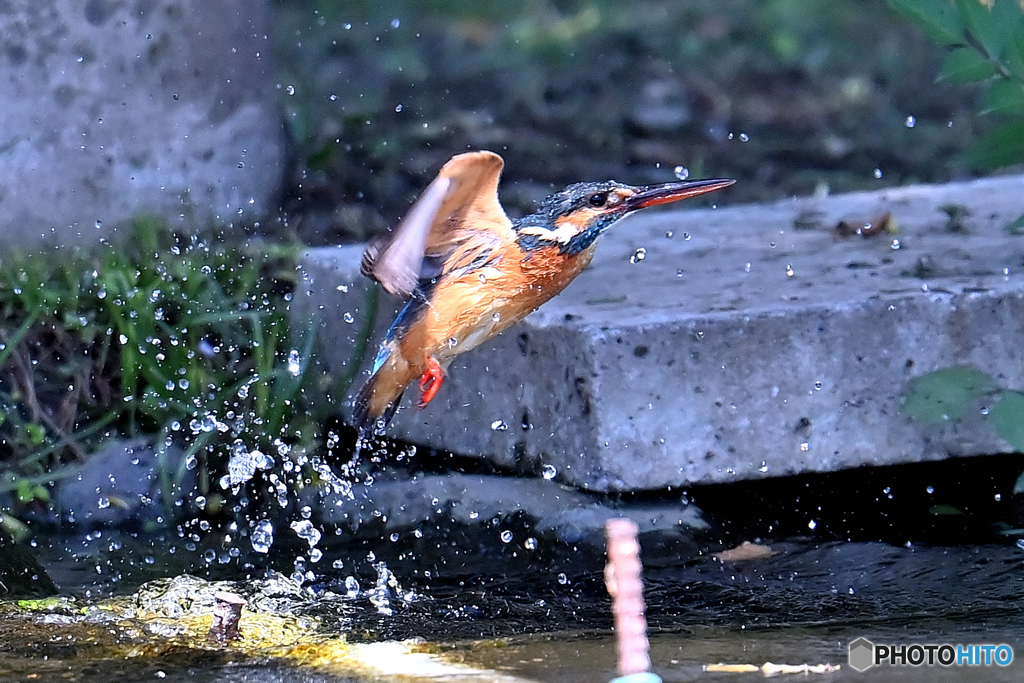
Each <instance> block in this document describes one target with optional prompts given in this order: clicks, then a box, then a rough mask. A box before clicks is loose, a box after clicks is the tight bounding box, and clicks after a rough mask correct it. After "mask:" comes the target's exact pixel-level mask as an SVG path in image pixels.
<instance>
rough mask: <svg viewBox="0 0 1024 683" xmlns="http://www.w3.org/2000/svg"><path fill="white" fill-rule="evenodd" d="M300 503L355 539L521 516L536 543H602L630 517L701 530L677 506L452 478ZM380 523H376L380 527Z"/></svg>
mask: <svg viewBox="0 0 1024 683" xmlns="http://www.w3.org/2000/svg"><path fill="white" fill-rule="evenodd" d="M305 502H306V503H307V504H308V505H310V507H311V508H312V509H314V510H316V514H317V523H318V526H319V527H334V528H339V529H342V530H344V531H346V532H348V533H356V534H357V533H359V530H360V528H361V527H363V526H364V525H371V526H373V527H374V530H376V529H377V527H378V526H379V525H381V524H384V528H385V529H386V531H388V532H406V531H409V530H414V529H420V530H422V529H424V528H428V527H429V525H430V524H431V523H436V522H438V521H439V520H440V521H443V522H444V523H452V524H456V525H461V526H478V525H480V524H486V523H488V522H489V521H490V520H491V519H494V518H498V519H504V518H506V517H508V516H510V515H513V514H516V513H524V514H526V515H528V516H529V517H530V518H531V519H532V520H533V522H534V523H533V525H532V529H533V530H534V531H535V532H536V533H537V534H538V535H540V536H543V537H546V538H548V539H551V540H557V541H559V542H562V543H569V544H574V543H580V542H584V541H586V542H590V543H593V544H600V545H602V546H603V544H604V523H605V521H607V520H608V519H610V518H612V517H629V518H630V519H633V520H634V521H635V522H636V523H637V526H638V527H639V530H640V533H651V532H665V531H677V530H685V531H687V532H690V533H694V532H699V531H704V530H706V529H708V524H707V523H706V522H705V521H704V518H703V513H702V512H701V511H700V509H699V508H697V507H696V506H694V505H689V504H684V503H681V502H671V503H660V504H656V503H636V504H632V505H619V506H616V507H614V508H612V507H610V506H609V505H607V502H606V501H604V500H602V498H601V497H600V496H597V495H595V494H589V493H584V492H581V491H577V490H575V489H572V488H569V487H566V486H563V485H560V484H557V483H555V482H552V481H545V480H543V479H525V478H514V477H500V476H493V475H475V474H454V473H449V474H445V475H419V476H415V477H412V478H409V479H376V480H374V481H373V483H372V484H359V485H356V486H354V487H353V488H352V489H351V491H349V490H348V489H347V488H346V489H345V490H343V491H342V492H340V493H334V492H332V491H331V490H330V489H328V488H322V489H310V490H309V493H308V494H307V498H306V499H305ZM382 520H383V522H382Z"/></svg>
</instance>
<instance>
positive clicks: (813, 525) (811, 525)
mask: <svg viewBox="0 0 1024 683" xmlns="http://www.w3.org/2000/svg"><path fill="white" fill-rule="evenodd" d="M817 527H818V523H817V522H816V521H814V520H813V519H812V520H811V521H809V522H807V528H808V529H811V530H813V529H816V528H817Z"/></svg>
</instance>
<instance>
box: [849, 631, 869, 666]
mask: <svg viewBox="0 0 1024 683" xmlns="http://www.w3.org/2000/svg"><path fill="white" fill-rule="evenodd" d="M874 665H875V646H874V644H872V642H871V641H870V640H868V639H867V638H858V639H857V640H855V641H853V642H852V643H850V666H851V667H853V668H854V669H856V670H857V671H867V670H868V669H870V668H871V667H873V666H874Z"/></svg>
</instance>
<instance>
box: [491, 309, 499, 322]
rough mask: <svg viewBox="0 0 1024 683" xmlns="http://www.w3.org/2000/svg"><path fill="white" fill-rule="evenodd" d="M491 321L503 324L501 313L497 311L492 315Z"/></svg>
mask: <svg viewBox="0 0 1024 683" xmlns="http://www.w3.org/2000/svg"><path fill="white" fill-rule="evenodd" d="M491 320H493V321H494V322H496V323H499V322H501V313H498V312H497V311H495V312H494V313H491Z"/></svg>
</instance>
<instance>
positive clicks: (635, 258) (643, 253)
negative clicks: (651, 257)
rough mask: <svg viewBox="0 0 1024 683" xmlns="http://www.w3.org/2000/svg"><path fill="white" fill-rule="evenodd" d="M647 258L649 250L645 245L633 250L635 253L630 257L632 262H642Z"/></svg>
mask: <svg viewBox="0 0 1024 683" xmlns="http://www.w3.org/2000/svg"><path fill="white" fill-rule="evenodd" d="M645 258H647V250H646V249H644V248H643V247H637V250H636V251H634V252H633V255H632V256H630V257H629V262H630V263H640V262H641V261H643V260H644V259H645Z"/></svg>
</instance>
